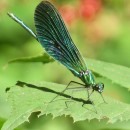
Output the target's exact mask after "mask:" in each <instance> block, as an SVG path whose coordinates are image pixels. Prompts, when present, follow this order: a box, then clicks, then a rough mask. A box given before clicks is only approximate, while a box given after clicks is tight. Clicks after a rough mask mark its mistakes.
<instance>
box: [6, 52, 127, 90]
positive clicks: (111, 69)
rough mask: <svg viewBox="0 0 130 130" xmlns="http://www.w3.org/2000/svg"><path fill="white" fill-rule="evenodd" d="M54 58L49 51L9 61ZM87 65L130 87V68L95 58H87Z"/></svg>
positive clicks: (114, 81) (102, 75) (47, 61)
mask: <svg viewBox="0 0 130 130" xmlns="http://www.w3.org/2000/svg"><path fill="white" fill-rule="evenodd" d="M53 61H54V59H52V58H51V57H50V56H49V55H48V54H47V53H44V54H42V55H38V56H35V57H28V58H18V59H14V60H11V61H9V62H8V63H15V62H42V63H49V62H53ZM86 65H87V66H88V69H90V70H92V71H93V72H94V73H95V75H96V76H97V75H99V76H101V77H105V78H107V79H109V80H111V81H112V82H113V83H116V84H119V85H121V86H123V87H126V88H130V83H129V80H130V68H127V67H124V66H121V65H116V64H112V63H108V62H103V61H99V60H94V59H88V58H87V59H86Z"/></svg>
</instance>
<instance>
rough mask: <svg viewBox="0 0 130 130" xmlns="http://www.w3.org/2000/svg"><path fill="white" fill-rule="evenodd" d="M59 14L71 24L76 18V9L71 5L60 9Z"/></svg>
mask: <svg viewBox="0 0 130 130" xmlns="http://www.w3.org/2000/svg"><path fill="white" fill-rule="evenodd" d="M59 12H60V14H61V15H62V17H63V19H64V21H65V22H66V23H67V24H71V23H72V22H73V21H74V20H75V18H76V16H75V8H74V7H73V6H71V5H64V6H61V7H60V8H59Z"/></svg>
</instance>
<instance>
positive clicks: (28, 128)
mask: <svg viewBox="0 0 130 130" xmlns="http://www.w3.org/2000/svg"><path fill="white" fill-rule="evenodd" d="M40 1H41V0H35V1H32V0H28V1H27V0H0V84H1V88H0V126H2V124H3V123H4V122H5V121H6V119H7V118H8V116H9V114H10V110H11V109H10V106H9V104H7V102H6V100H7V99H6V94H5V92H4V91H5V88H6V87H8V86H11V85H12V86H13V85H14V84H15V83H16V81H17V80H22V81H26V82H29V81H30V82H31V81H37V82H38V81H48V82H56V83H62V84H67V83H69V81H70V80H76V81H79V79H77V78H75V77H74V76H73V75H72V74H71V73H70V72H69V71H68V70H67V69H66V68H65V67H63V66H62V65H60V64H59V63H57V62H54V63H50V64H46V65H42V64H41V63H15V64H10V65H9V66H8V67H5V64H6V63H7V62H8V61H9V60H11V59H14V58H19V57H28V56H36V55H38V54H41V53H42V52H43V51H44V50H43V48H42V47H41V45H40V44H39V43H38V42H37V41H36V40H35V39H33V37H32V36H30V35H29V34H28V33H27V32H26V31H25V30H24V29H23V28H21V27H20V26H19V25H18V24H16V23H15V22H14V21H13V20H11V19H10V18H9V17H8V16H7V12H13V13H14V14H15V15H16V16H18V17H19V18H20V19H22V20H23V21H24V22H25V23H26V24H27V25H28V26H29V27H30V28H31V29H32V30H34V31H35V27H34V20H33V17H34V10H35V7H36V6H37V5H38V3H39V2H40ZM51 2H52V3H53V4H54V5H55V6H56V7H57V8H58V10H59V12H60V13H61V15H62V17H63V19H64V21H65V23H66V25H67V27H68V30H69V32H70V34H71V36H72V39H73V40H74V42H75V44H76V45H77V47H78V48H79V50H80V51H81V53H82V54H83V56H84V57H89V58H94V59H98V60H102V61H107V62H111V63H115V64H120V65H123V66H127V67H130V61H129V56H130V1H129V0H51ZM57 71H58V73H57ZM97 80H100V79H97ZM104 83H106V84H107V86H106V87H105V92H104V95H105V94H106V95H109V96H113V97H115V98H117V99H120V100H123V101H124V102H129V103H130V99H129V92H128V91H127V90H126V89H125V88H122V87H121V86H120V87H119V86H118V85H116V84H113V83H110V81H107V80H105V79H104ZM108 84H109V85H108ZM36 115H37V113H34V114H32V116H31V117H30V122H31V123H24V124H23V125H21V126H20V127H19V128H18V130H43V129H44V130H61V129H62V130H73V129H75V130H89V129H91V130H92V129H93V130H96V129H97V130H100V129H101V130H108V129H112V130H114V129H116V130H118V129H120V130H124V129H129V128H130V122H121V123H119V122H117V123H115V124H106V122H107V120H102V121H101V122H99V121H97V120H92V121H90V122H89V121H87V120H86V121H81V122H76V123H74V124H73V120H72V118H71V117H69V116H68V117H64V116H61V117H58V118H55V119H53V120H52V116H51V115H47V116H42V117H40V118H37V116H36Z"/></svg>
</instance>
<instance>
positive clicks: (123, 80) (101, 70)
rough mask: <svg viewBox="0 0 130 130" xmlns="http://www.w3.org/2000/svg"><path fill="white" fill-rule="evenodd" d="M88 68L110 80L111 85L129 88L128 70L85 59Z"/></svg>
mask: <svg viewBox="0 0 130 130" xmlns="http://www.w3.org/2000/svg"><path fill="white" fill-rule="evenodd" d="M86 64H87V65H88V68H89V69H91V70H92V71H94V72H95V73H97V74H99V75H100V76H102V77H105V78H107V79H109V80H111V81H112V82H113V83H116V84H119V85H121V86H123V87H126V88H130V68H127V67H124V66H121V65H116V64H112V63H108V62H103V61H98V60H93V59H87V60H86Z"/></svg>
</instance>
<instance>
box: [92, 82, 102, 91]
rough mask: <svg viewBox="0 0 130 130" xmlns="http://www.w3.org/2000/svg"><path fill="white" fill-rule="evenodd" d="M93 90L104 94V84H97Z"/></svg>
mask: <svg viewBox="0 0 130 130" xmlns="http://www.w3.org/2000/svg"><path fill="white" fill-rule="evenodd" d="M93 90H95V91H97V92H99V93H102V92H103V90H104V84H103V83H98V84H95V85H94V86H93Z"/></svg>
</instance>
